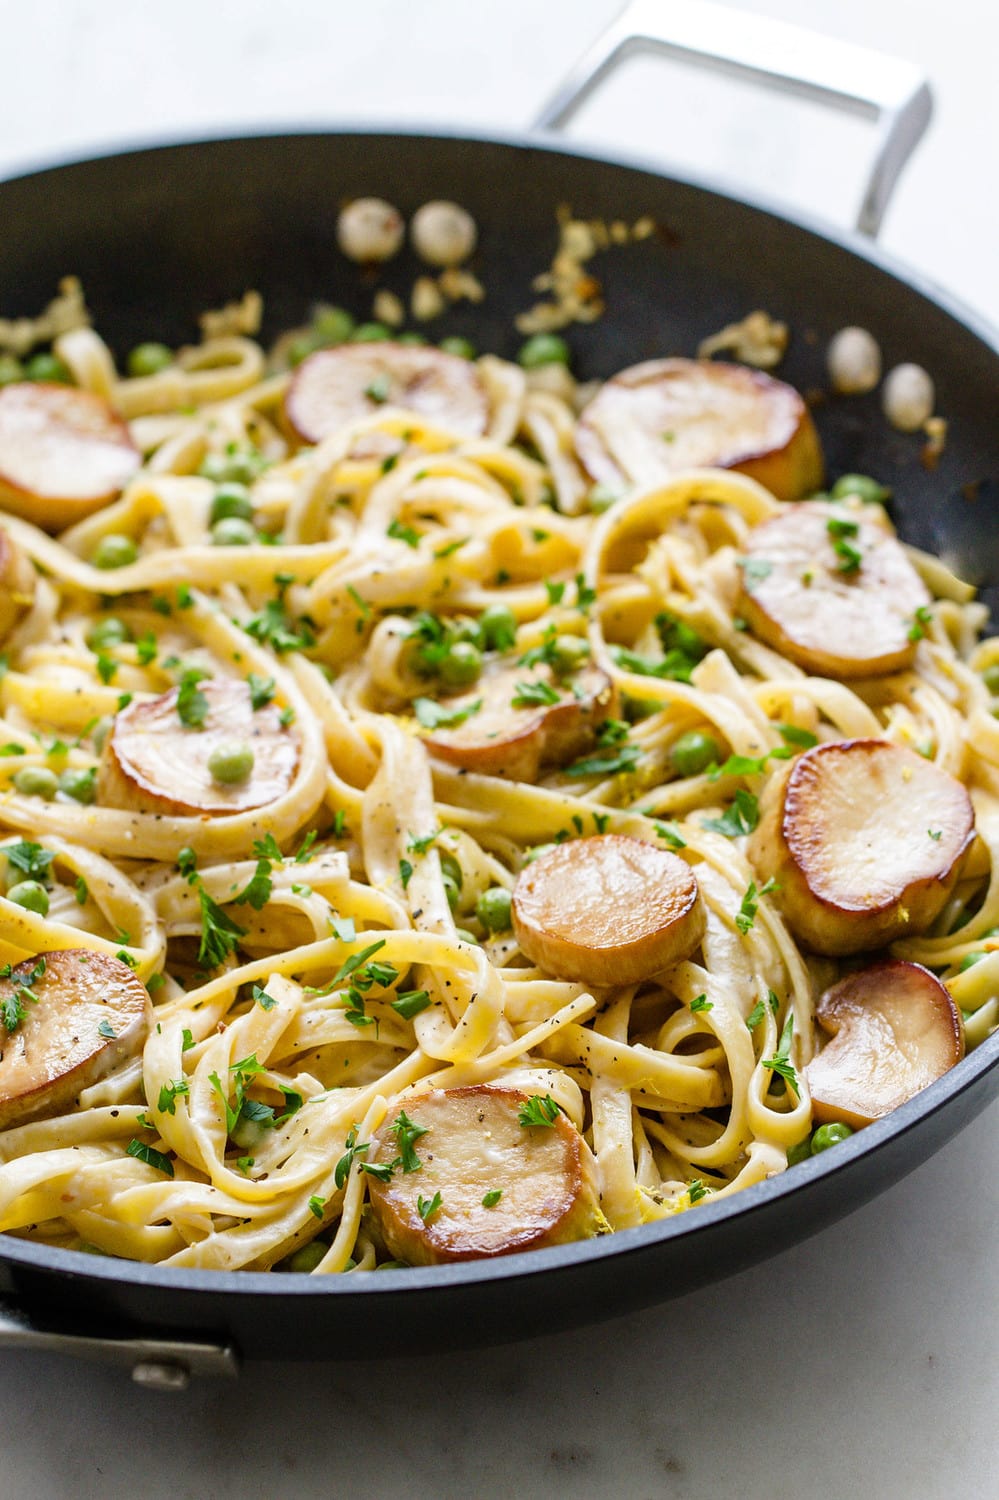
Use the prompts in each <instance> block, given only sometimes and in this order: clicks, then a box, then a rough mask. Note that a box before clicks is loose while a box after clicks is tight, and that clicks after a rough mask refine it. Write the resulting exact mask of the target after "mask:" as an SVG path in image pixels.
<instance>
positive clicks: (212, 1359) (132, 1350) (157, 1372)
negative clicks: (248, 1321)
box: [0, 1300, 239, 1391]
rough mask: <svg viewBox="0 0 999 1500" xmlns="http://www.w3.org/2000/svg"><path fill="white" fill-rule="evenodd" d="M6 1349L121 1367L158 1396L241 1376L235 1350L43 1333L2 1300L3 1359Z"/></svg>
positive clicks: (198, 1342)
mask: <svg viewBox="0 0 999 1500" xmlns="http://www.w3.org/2000/svg"><path fill="white" fill-rule="evenodd" d="M8 1349H33V1350H35V1351H37V1352H39V1353H46V1354H63V1355H70V1356H72V1357H73V1358H76V1359H86V1360H93V1361H94V1362H96V1363H98V1364H105V1365H120V1366H121V1365H123V1366H124V1367H125V1368H126V1369H130V1370H131V1372H132V1379H133V1380H134V1381H135V1382H136V1384H137V1385H141V1386H144V1387H145V1388H146V1389H147V1390H156V1391H182V1390H185V1389H186V1387H187V1386H188V1384H189V1383H190V1380H191V1377H192V1376H193V1375H214V1376H228V1377H232V1376H234V1375H238V1374H239V1356H238V1354H237V1353H236V1351H235V1349H234V1348H233V1347H232V1345H231V1344H225V1343H219V1344H216V1343H209V1342H208V1341H207V1340H204V1339H197V1338H192V1339H184V1338H160V1337H146V1336H143V1335H137V1336H131V1335H123V1336H121V1337H113V1336H110V1337H109V1336H107V1335H105V1334H100V1333H94V1334H91V1333H63V1332H60V1331H59V1330H56V1329H48V1328H42V1327H39V1326H38V1324H37V1323H35V1322H34V1321H32V1319H31V1317H30V1316H29V1314H28V1313H27V1312H26V1311H24V1310H23V1309H22V1308H21V1307H18V1306H15V1305H14V1304H12V1303H11V1302H8V1301H5V1300H2V1301H0V1353H2V1352H4V1351H6V1350H8Z"/></svg>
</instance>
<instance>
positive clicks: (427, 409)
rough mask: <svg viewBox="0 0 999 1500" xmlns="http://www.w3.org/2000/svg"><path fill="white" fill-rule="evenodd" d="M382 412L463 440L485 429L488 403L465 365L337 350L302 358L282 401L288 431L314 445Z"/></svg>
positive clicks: (445, 358)
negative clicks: (415, 418)
mask: <svg viewBox="0 0 999 1500" xmlns="http://www.w3.org/2000/svg"><path fill="white" fill-rule="evenodd" d="M383 406H398V407H402V408H403V409H404V410H406V411H412V412H416V413H418V414H419V415H420V416H421V417H425V418H427V419H428V420H429V421H431V422H436V423H439V424H440V426H442V427H447V428H451V429H452V430H453V431H455V432H460V433H462V434H463V435H464V436H467V437H479V436H480V435H481V434H482V433H483V432H485V430H486V427H487V426H488V423H489V401H488V398H487V396H486V390H485V386H484V385H483V384H482V381H481V379H480V378H479V373H478V371H477V370H476V368H475V365H474V364H472V362H471V361H470V360H467V359H462V358H461V357H460V356H459V355H457V354H443V353H442V352H441V351H440V350H439V349H430V348H421V347H418V346H417V347H411V346H409V345H407V344H392V343H388V342H385V343H381V342H379V343H372V344H343V345H341V346H340V348H338V349H320V350H318V351H317V352H316V353H315V354H310V355H309V357H308V359H304V360H303V361H302V363H301V364H300V365H299V367H298V369H297V370H296V371H295V373H294V375H293V376H292V378H291V384H290V385H289V386H288V390H287V394H286V395H285V398H284V414H285V419H286V421H287V422H288V425H289V426H290V427H291V429H292V431H293V432H294V433H295V435H296V436H297V437H298V438H300V439H301V441H302V442H303V443H318V442H321V441H322V439H323V438H324V437H329V435H330V433H331V432H338V431H339V430H340V428H341V427H344V426H346V424H347V423H348V422H356V421H357V420H358V418H360V417H368V416H372V415H374V414H375V413H376V412H377V411H379V409H380V408H381V407H383Z"/></svg>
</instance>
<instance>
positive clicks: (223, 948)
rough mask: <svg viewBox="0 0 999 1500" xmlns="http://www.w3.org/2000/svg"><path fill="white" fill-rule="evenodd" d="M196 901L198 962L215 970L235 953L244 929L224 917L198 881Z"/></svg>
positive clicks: (243, 935)
mask: <svg viewBox="0 0 999 1500" xmlns="http://www.w3.org/2000/svg"><path fill="white" fill-rule="evenodd" d="M198 901H199V903H200V906H201V941H200V943H199V945H198V962H199V963H201V964H207V965H208V967H209V968H210V969H217V968H218V967H219V965H220V964H221V963H224V962H225V960H226V959H227V958H228V957H229V956H230V955H231V954H232V953H234V952H235V950H236V948H237V947H238V945H239V939H240V938H241V937H245V936H246V928H245V927H240V926H239V924H238V923H237V922H234V921H233V920H232V918H231V917H228V916H226V914H225V912H224V911H223V910H222V908H221V906H219V904H218V903H217V902H216V901H213V900H212V898H211V896H209V894H208V892H207V891H206V890H205V888H204V886H203V885H202V884H201V882H200V880H199V882H198Z"/></svg>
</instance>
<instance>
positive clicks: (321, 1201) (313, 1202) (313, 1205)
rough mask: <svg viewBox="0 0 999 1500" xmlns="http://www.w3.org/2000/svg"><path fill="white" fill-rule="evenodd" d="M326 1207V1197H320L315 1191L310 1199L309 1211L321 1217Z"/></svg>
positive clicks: (318, 1217)
mask: <svg viewBox="0 0 999 1500" xmlns="http://www.w3.org/2000/svg"><path fill="white" fill-rule="evenodd" d="M325 1208H326V1199H325V1198H320V1197H319V1195H318V1194H317V1193H313V1195H312V1197H311V1198H310V1199H309V1212H310V1213H312V1214H315V1216H316V1218H317V1219H321V1218H322V1216H323V1212H324V1211H325Z"/></svg>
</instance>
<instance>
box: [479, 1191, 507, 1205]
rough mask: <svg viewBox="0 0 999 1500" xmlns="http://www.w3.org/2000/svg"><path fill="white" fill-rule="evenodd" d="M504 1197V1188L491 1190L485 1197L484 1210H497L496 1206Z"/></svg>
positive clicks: (483, 1201)
mask: <svg viewBox="0 0 999 1500" xmlns="http://www.w3.org/2000/svg"><path fill="white" fill-rule="evenodd" d="M502 1196H503V1189H502V1188H490V1190H489V1192H488V1193H486V1195H485V1197H484V1198H483V1200H482V1207H483V1208H495V1207H496V1205H497V1203H498V1202H499V1201H500V1199H501V1198H502Z"/></svg>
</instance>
